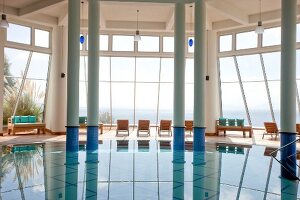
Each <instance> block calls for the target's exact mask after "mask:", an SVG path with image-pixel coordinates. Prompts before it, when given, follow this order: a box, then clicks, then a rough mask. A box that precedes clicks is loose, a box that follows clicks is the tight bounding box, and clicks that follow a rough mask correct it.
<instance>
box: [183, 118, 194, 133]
mask: <svg viewBox="0 0 300 200" xmlns="http://www.w3.org/2000/svg"><path fill="white" fill-rule="evenodd" d="M184 126H185V131H190V135H192V131H193V120H185V122H184Z"/></svg>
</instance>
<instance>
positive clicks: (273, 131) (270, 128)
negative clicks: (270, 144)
mask: <svg viewBox="0 0 300 200" xmlns="http://www.w3.org/2000/svg"><path fill="white" fill-rule="evenodd" d="M264 125H265V129H266V132H264V133H263V136H262V139H264V136H265V135H271V137H272V138H273V135H275V140H276V139H277V135H278V134H279V130H278V128H277V124H276V122H264Z"/></svg>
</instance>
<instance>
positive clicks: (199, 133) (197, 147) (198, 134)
mask: <svg viewBox="0 0 300 200" xmlns="http://www.w3.org/2000/svg"><path fill="white" fill-rule="evenodd" d="M193 150H194V151H205V127H194V146H193Z"/></svg>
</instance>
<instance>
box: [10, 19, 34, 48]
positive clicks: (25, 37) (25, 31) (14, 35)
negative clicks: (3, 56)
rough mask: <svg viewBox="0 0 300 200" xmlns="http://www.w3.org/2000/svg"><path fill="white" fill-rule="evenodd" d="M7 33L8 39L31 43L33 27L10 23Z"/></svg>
mask: <svg viewBox="0 0 300 200" xmlns="http://www.w3.org/2000/svg"><path fill="white" fill-rule="evenodd" d="M20 33H22V34H20ZM6 35H7V41H11V42H17V43H22V44H31V28H29V27H26V26H21V25H17V24H12V23H9V28H8V29H7V34H6Z"/></svg>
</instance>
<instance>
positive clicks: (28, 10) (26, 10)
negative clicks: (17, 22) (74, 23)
mask: <svg viewBox="0 0 300 200" xmlns="http://www.w3.org/2000/svg"><path fill="white" fill-rule="evenodd" d="M66 2H67V1H65V0H43V1H38V2H35V3H32V4H30V5H28V6H25V7H23V8H20V9H19V14H18V15H19V16H24V15H29V14H33V13H36V12H39V11H41V10H43V9H46V8H49V7H53V6H56V5H57V4H62V3H66Z"/></svg>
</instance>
